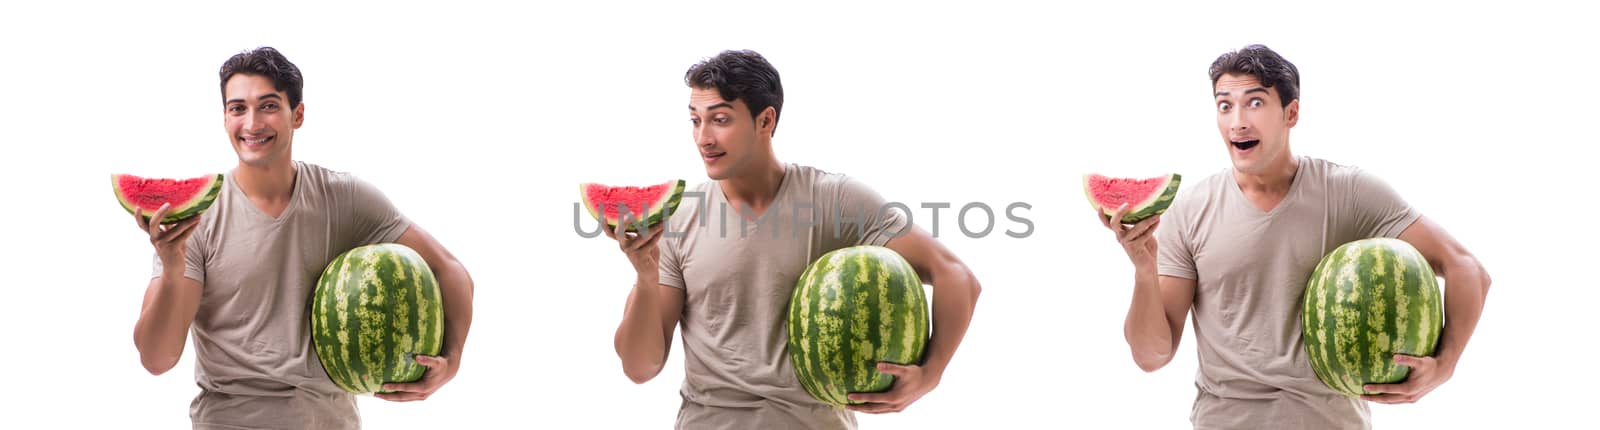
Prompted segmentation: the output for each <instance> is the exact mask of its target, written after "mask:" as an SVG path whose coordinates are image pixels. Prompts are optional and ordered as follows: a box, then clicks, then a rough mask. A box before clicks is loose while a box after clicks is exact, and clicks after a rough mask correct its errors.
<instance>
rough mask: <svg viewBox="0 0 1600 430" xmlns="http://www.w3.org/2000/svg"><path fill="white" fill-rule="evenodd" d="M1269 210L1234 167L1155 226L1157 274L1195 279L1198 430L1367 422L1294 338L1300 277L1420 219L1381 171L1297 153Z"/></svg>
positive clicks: (1356, 402) (1189, 193)
mask: <svg viewBox="0 0 1600 430" xmlns="http://www.w3.org/2000/svg"><path fill="white" fill-rule="evenodd" d="M1297 159H1298V162H1299V169H1298V170H1297V171H1296V172H1295V177H1294V181H1293V183H1292V184H1291V185H1290V187H1289V192H1288V195H1286V196H1285V197H1284V199H1283V201H1282V202H1280V203H1278V205H1277V207H1274V208H1273V209H1272V210H1271V211H1270V212H1262V211H1261V210H1260V209H1258V208H1256V207H1255V205H1253V204H1251V203H1250V201H1249V199H1247V198H1245V196H1244V193H1243V192H1242V191H1240V189H1239V185H1238V182H1237V181H1236V180H1235V179H1234V176H1233V172H1232V170H1231V169H1227V170H1224V171H1222V172H1220V173H1217V174H1214V175H1212V176H1210V177H1207V178H1205V179H1203V180H1201V181H1199V182H1196V183H1194V185H1190V186H1188V187H1186V188H1185V189H1184V191H1182V192H1181V194H1182V195H1180V196H1178V198H1177V199H1176V200H1175V201H1174V202H1173V206H1172V208H1171V209H1170V210H1168V211H1167V213H1166V214H1165V215H1164V216H1163V219H1162V222H1161V226H1160V227H1158V228H1157V230H1156V240H1157V241H1158V242H1159V244H1160V252H1159V254H1158V257H1157V258H1158V261H1159V262H1158V264H1157V266H1158V272H1159V273H1160V274H1161V275H1164V276H1174V277H1180V278H1187V279H1194V280H1196V288H1195V296H1194V308H1193V313H1194V316H1193V321H1194V333H1195V337H1196V338H1197V344H1196V345H1197V346H1196V349H1197V350H1198V352H1199V356H1200V366H1199V370H1198V371H1197V372H1196V373H1197V375H1196V377H1195V386H1196V388H1198V392H1197V394H1196V398H1195V403H1194V409H1193V411H1192V415H1191V417H1190V419H1191V420H1192V421H1193V424H1194V426H1195V428H1197V429H1249V428H1259V429H1291V428H1292V429H1352V428H1358V429H1364V428H1369V427H1370V419H1369V412H1368V409H1367V405H1366V402H1365V401H1364V400H1360V399H1355V398H1348V397H1344V396H1341V395H1339V394H1337V393H1335V392H1334V391H1332V390H1330V389H1328V388H1327V387H1326V386H1325V385H1323V384H1322V382H1321V381H1319V380H1318V379H1317V376H1316V374H1315V373H1313V372H1312V370H1311V364H1310V362H1309V361H1307V359H1306V354H1305V346H1304V345H1303V344H1302V343H1301V337H1300V307H1301V306H1300V304H1301V295H1302V293H1303V292H1304V291H1305V286H1306V281H1307V279H1309V278H1310V276H1311V271H1312V270H1313V269H1315V268H1316V265H1317V263H1318V262H1319V261H1321V259H1322V257H1323V256H1324V255H1327V253H1328V252H1331V251H1333V249H1334V248H1337V247H1338V246H1339V245H1342V244H1344V243H1347V242H1350V241H1354V240H1358V239H1365V238H1370V237H1380V236H1381V237H1396V236H1399V235H1400V232H1402V231H1404V230H1405V228H1406V227H1407V226H1410V225H1411V223H1412V222H1413V221H1416V219H1417V218H1418V217H1420V216H1421V214H1420V213H1418V212H1417V211H1415V210H1413V209H1412V208H1411V206H1410V205H1408V204H1407V203H1406V202H1405V200H1404V199H1402V198H1401V197H1400V196H1399V195H1398V194H1396V193H1395V191H1394V190H1393V189H1392V188H1390V187H1389V185H1388V184H1387V183H1385V182H1384V181H1383V180H1381V179H1379V178H1378V177H1376V176H1374V175H1372V174H1370V173H1367V172H1364V171H1362V170H1361V169H1359V168H1355V167H1351V166H1344V165H1340V164H1336V163H1332V162H1328V161H1325V160H1319V159H1315V158H1310V157H1303V156H1302V157H1298V158H1297Z"/></svg>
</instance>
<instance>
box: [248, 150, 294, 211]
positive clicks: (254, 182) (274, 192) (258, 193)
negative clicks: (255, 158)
mask: <svg viewBox="0 0 1600 430" xmlns="http://www.w3.org/2000/svg"><path fill="white" fill-rule="evenodd" d="M234 172H235V173H234V179H235V180H236V181H238V182H239V189H241V190H244V193H245V195H248V196H251V197H254V198H257V199H263V200H267V201H283V200H288V199H289V195H290V194H291V193H292V192H293V191H294V178H295V173H296V172H295V168H294V163H293V162H290V161H287V160H285V161H284V162H281V163H272V164H270V165H267V166H252V165H248V164H244V163H239V168H238V169H237V170H235V171H234Z"/></svg>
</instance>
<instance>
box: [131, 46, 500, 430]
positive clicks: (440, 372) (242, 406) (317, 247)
mask: <svg viewBox="0 0 1600 430" xmlns="http://www.w3.org/2000/svg"><path fill="white" fill-rule="evenodd" d="M220 75H221V90H222V123H223V130H224V131H225V132H226V133H227V137H228V141H229V142H231V143H232V145H233V150H234V152H235V153H236V154H237V155H238V158H239V164H238V166H237V167H236V168H234V169H233V170H232V171H230V172H229V173H228V174H226V175H224V182H225V183H224V184H223V189H222V193H221V195H219V196H218V197H217V200H216V203H214V204H213V205H212V207H211V209H210V210H208V211H206V212H205V213H203V214H201V216H198V217H194V218H190V219H188V220H185V221H182V222H179V223H176V224H169V225H161V224H158V223H156V222H151V223H149V224H146V223H145V222H144V221H143V220H142V219H140V218H139V217H138V216H137V215H135V216H134V221H135V222H137V223H138V224H139V229H140V230H141V231H143V232H145V233H146V234H148V235H149V239H150V243H151V245H153V246H154V247H155V258H154V266H155V268H154V276H153V277H152V279H151V280H150V282H149V285H148V287H147V289H146V291H145V297H144V304H143V306H142V308H141V310H140V312H139V320H138V323H137V324H136V325H135V326H134V333H133V339H134V344H135V346H137V347H138V349H139V358H140V360H141V361H143V363H144V367H145V369H147V370H149V371H150V373H152V374H157V375H159V374H162V373H165V372H166V371H168V370H170V369H172V367H173V366H175V365H177V363H178V359H179V357H180V356H181V355H182V354H183V350H184V344H185V339H186V337H187V336H188V335H189V334H190V333H191V330H192V334H193V336H194V342H195V343H194V350H195V382H196V384H197V385H199V386H200V393H199V394H198V395H196V396H195V398H194V400H193V401H192V402H191V403H190V405H189V417H190V420H191V422H192V424H193V427H194V428H195V429H257V428H262V429H265V428H273V429H281V428H297V429H356V428H360V426H361V420H360V415H359V412H358V411H357V408H356V398H355V397H354V396H352V395H350V394H347V393H345V392H344V391H341V390H340V389H339V388H338V387H337V386H335V385H334V384H333V382H332V381H331V380H330V379H329V378H328V376H327V374H326V373H325V372H324V371H323V369H322V364H321V362H320V361H318V359H317V357H316V353H315V350H314V349H313V348H312V346H311V337H310V319H309V318H308V316H307V310H308V305H307V303H309V302H308V300H309V299H310V296H311V292H312V289H313V288H314V287H315V285H316V282H317V279H318V277H319V276H320V274H321V272H322V269H323V267H324V266H325V265H326V264H327V263H328V262H329V261H332V260H333V258H334V257H335V256H337V255H338V254H340V253H343V252H344V251H347V250H350V249H351V248H355V247H358V246H362V245H368V244H373V243H399V244H402V245H405V246H408V247H410V248H412V249H414V250H416V251H417V252H418V253H419V254H421V255H422V258H423V259H424V260H425V261H427V263H428V266H429V267H430V268H431V269H432V270H433V272H434V274H435V275H436V276H437V277H438V280H439V286H440V289H441V291H442V293H443V296H444V306H445V330H444V348H443V350H442V351H441V352H440V354H439V356H420V355H419V356H417V357H416V360H417V362H418V363H420V364H422V365H423V366H426V367H427V371H426V372H425V373H424V375H423V378H422V379H421V380H419V381H416V382H414V383H408V384H389V385H387V386H386V388H387V389H390V390H396V391H397V392H395V393H387V394H378V395H377V397H378V398H382V399H386V400H391V401H412V400H422V399H426V398H427V397H428V396H429V395H431V394H432V393H434V392H435V391H436V390H438V389H439V388H440V387H441V386H443V385H444V384H445V383H446V382H448V381H450V379H452V378H454V377H455V374H456V370H457V369H459V368H460V365H461V350H462V347H463V345H464V344H465V342H466V337H467V330H468V327H469V325H470V324H471V321H472V290H473V284H472V279H471V278H470V277H469V276H468V274H467V271H466V269H465V268H464V267H462V265H461V263H460V262H458V261H456V259H455V257H454V256H452V255H451V254H450V252H449V251H447V250H445V248H444V246H442V245H440V244H439V243H438V242H437V241H435V240H434V239H433V237H432V236H430V235H429V234H428V233H427V232H426V231H424V230H422V227H420V226H418V225H416V224H415V223H412V222H411V221H410V220H408V219H406V217H405V216H404V215H402V214H401V213H400V211H399V210H397V209H396V208H395V207H394V205H392V204H390V202H389V200H388V199H387V198H386V197H385V196H384V195H383V193H381V192H380V191H379V190H378V189H377V188H375V187H373V186H372V185H371V184H369V183H367V182H365V181H363V180H361V179H359V178H356V177H355V176H352V175H350V174H347V173H342V172H335V171H331V170H328V169H325V168H323V167H320V166H317V165H314V164H310V163H306V162H303V161H296V160H294V159H293V158H291V152H292V149H293V142H294V131H295V130H296V129H298V128H300V125H301V124H302V123H304V122H305V110H306V109H305V108H306V106H305V104H304V103H302V102H301V87H302V82H303V81H302V78H301V75H300V70H299V68H297V67H296V66H295V65H294V64H293V63H290V62H289V60H288V59H286V58H284V57H283V55H282V54H280V53H278V51H277V50H274V49H272V48H259V49H256V50H253V51H248V52H244V53H240V54H238V55H235V56H234V57H232V58H230V59H228V60H227V61H226V62H225V63H223V65H222V69H221V70H220ZM167 210H168V209H167V208H163V209H161V210H160V211H157V212H156V214H155V215H154V216H153V217H152V218H151V219H152V220H159V219H161V218H162V217H163V216H165V215H166V212H167Z"/></svg>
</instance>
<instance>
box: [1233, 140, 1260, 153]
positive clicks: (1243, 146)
mask: <svg viewBox="0 0 1600 430" xmlns="http://www.w3.org/2000/svg"><path fill="white" fill-rule="evenodd" d="M1232 143H1233V147H1234V148H1239V150H1240V151H1248V150H1250V148H1254V147H1256V145H1258V144H1260V143H1261V141H1260V140H1240V141H1234V142H1232Z"/></svg>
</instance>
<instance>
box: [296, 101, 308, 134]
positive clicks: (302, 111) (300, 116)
mask: <svg viewBox="0 0 1600 430" xmlns="http://www.w3.org/2000/svg"><path fill="white" fill-rule="evenodd" d="M305 122H306V102H300V105H299V106H295V107H294V128H300V124H302V123H305Z"/></svg>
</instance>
